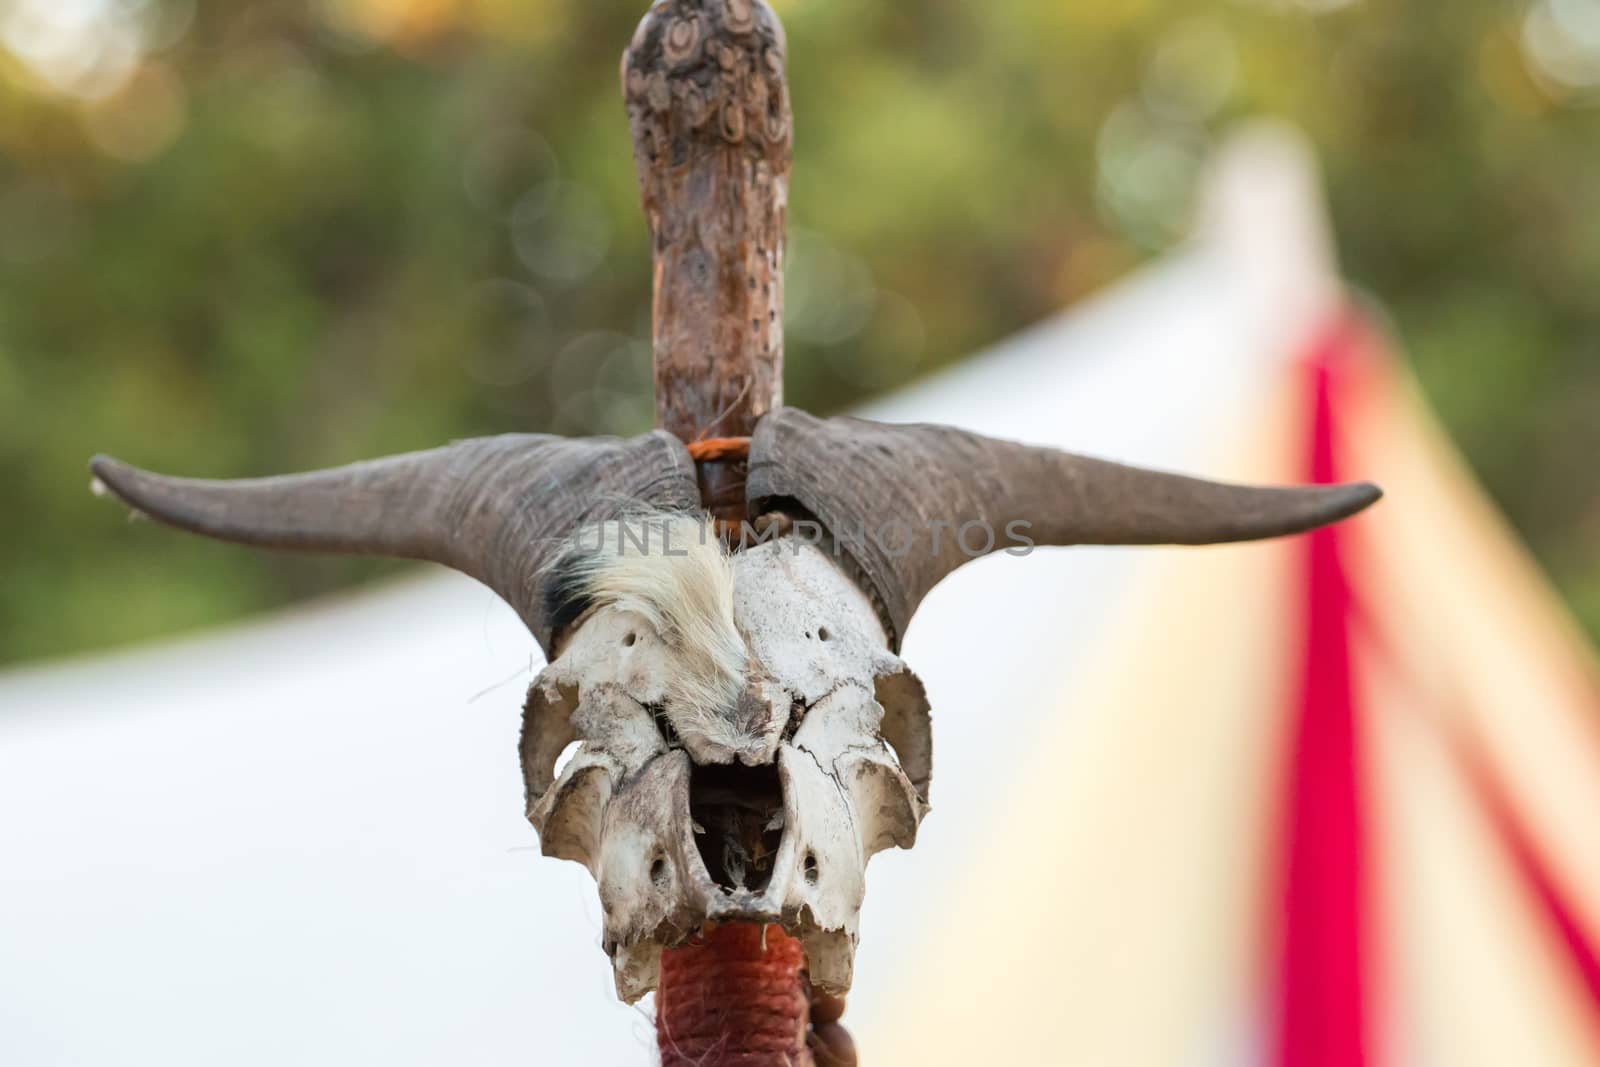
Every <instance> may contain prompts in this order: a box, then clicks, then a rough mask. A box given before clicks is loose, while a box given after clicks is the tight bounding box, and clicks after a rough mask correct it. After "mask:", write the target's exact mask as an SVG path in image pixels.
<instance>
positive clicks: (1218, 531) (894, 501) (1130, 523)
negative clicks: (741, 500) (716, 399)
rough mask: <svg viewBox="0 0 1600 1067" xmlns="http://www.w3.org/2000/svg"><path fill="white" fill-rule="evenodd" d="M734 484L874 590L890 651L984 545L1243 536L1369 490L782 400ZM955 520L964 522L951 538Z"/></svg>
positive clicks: (1306, 522) (1341, 511)
mask: <svg viewBox="0 0 1600 1067" xmlns="http://www.w3.org/2000/svg"><path fill="white" fill-rule="evenodd" d="M746 491H747V495H748V499H749V501H750V503H751V509H752V513H759V512H760V511H762V510H766V509H767V508H768V507H770V506H773V505H781V504H782V503H783V502H785V501H793V502H795V503H797V504H798V505H799V506H800V507H801V508H803V509H804V510H805V511H807V512H809V513H810V514H811V515H812V516H814V517H815V518H816V519H817V521H818V522H820V523H821V524H822V525H823V526H824V527H825V528H826V529H827V531H828V533H829V535H830V536H831V537H832V538H833V539H834V541H835V542H836V543H837V545H838V547H839V548H840V549H842V550H843V552H844V554H845V555H846V556H848V562H849V563H851V564H852V565H853V566H854V567H855V569H856V570H857V571H858V572H859V573H858V575H857V577H858V578H860V579H864V580H865V581H866V583H867V584H868V586H870V588H869V589H868V590H867V591H868V593H869V594H875V596H876V600H877V604H878V608H879V611H880V613H881V614H883V616H884V622H885V625H887V626H888V627H889V628H890V632H891V634H892V636H893V638H894V642H895V647H896V648H898V647H899V641H900V638H901V637H903V636H904V634H905V631H906V627H907V626H908V625H909V624H910V622H911V616H912V614H913V613H914V612H915V611H916V609H917V605H918V604H919V603H921V601H922V598H923V597H924V596H926V595H927V594H928V592H929V591H930V590H931V589H932V588H933V587H934V586H935V585H937V584H938V583H939V581H940V580H942V579H943V578H944V577H945V576H946V575H948V574H949V573H950V572H951V571H953V570H955V569H956V568H957V567H959V566H961V565H962V564H963V563H967V562H969V561H970V560H972V559H974V558H976V557H977V556H980V555H984V554H986V553H988V552H991V551H997V550H1001V549H1005V548H1018V547H1020V546H1023V545H1026V544H1028V543H1030V542H1031V543H1033V544H1039V545H1162V544H1168V545H1208V544H1219V543H1222V542H1228V541H1253V540H1258V539H1260V538H1266V537H1277V536H1279V535H1281V534H1292V533H1300V532H1301V531H1304V530H1310V529H1314V528H1316V527H1318V526H1323V525H1326V524H1328V523H1330V522H1337V521H1339V520H1340V519H1343V518H1346V517H1348V516H1350V515H1354V514H1355V513H1356V512H1358V511H1360V510H1362V509H1363V508H1365V507H1367V506H1368V505H1370V504H1372V503H1373V502H1374V501H1376V500H1377V499H1378V498H1379V497H1380V496H1381V495H1382V493H1381V492H1380V491H1379V490H1378V488H1377V487H1376V486H1373V485H1367V484H1359V485H1340V486H1322V487H1303V488H1296V489H1261V488H1254V487H1249V486H1239V485H1225V484H1222V483H1219V482H1208V481H1202V480H1200V479H1197V478H1187V477H1184V476H1182V475H1178V474H1166V473H1163V472H1160V471H1151V470H1141V469H1140V468H1138V467H1128V466H1124V465H1122V464H1120V463H1110V462H1107V461H1105V460H1098V459H1089V458H1086V457H1084V456H1076V455H1073V454H1071V453H1069V452H1060V451H1057V450H1055V449H1049V448H1034V447H1030V446H1027V445H1021V444H1016V443H1014V442H1010V441H999V440H995V439H994V438H989V437H982V436H979V435H978V434H973V433H967V432H965V431H963V430H957V429H953V428H951V427H948V426H928V425H907V426H896V425H888V424H885V423H877V422H868V421H866V420H863V419H852V418H836V419H818V418H814V417H812V416H810V415H807V414H806V413H805V412H803V411H798V410H796V409H794V408H781V409H779V410H777V411H774V412H772V413H771V414H769V415H767V416H766V418H764V419H762V420H761V423H760V424H759V425H758V426H757V427H756V431H755V435H754V436H753V438H752V439H751V443H750V473H749V479H748V482H747V489H746ZM1013 523H1017V524H1023V523H1025V524H1027V525H1026V526H1022V525H1018V526H1012V524H1013ZM968 524H977V525H974V526H971V528H969V529H967V530H966V531H965V533H963V527H964V526H968ZM1024 538H1025V539H1026V540H1024Z"/></svg>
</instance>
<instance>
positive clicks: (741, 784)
mask: <svg viewBox="0 0 1600 1067" xmlns="http://www.w3.org/2000/svg"><path fill="white" fill-rule="evenodd" d="M689 815H690V817H692V818H693V819H694V821H695V844H696V845H698V846H699V848H700V858H701V859H702V860H704V861H705V865H706V873H707V874H709V875H710V876H711V880H712V881H714V882H716V883H717V884H718V885H719V886H721V887H722V888H723V890H724V891H725V892H730V893H731V892H733V891H734V890H736V889H748V890H749V891H751V892H752V893H759V892H761V891H762V890H764V889H765V888H766V887H767V884H768V883H769V882H771V881H772V865H773V861H774V860H776V859H777V855H778V846H779V845H780V844H782V843H783V784H782V782H781V781H780V780H779V778H778V766H777V764H776V763H767V764H763V765H761V766H759V767H746V766H743V765H741V764H738V763H733V764H729V765H727V766H719V765H712V766H706V767H701V766H696V767H694V768H693V770H692V771H691V772H690V776H689Z"/></svg>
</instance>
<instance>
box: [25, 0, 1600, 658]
mask: <svg viewBox="0 0 1600 1067" xmlns="http://www.w3.org/2000/svg"><path fill="white" fill-rule="evenodd" d="M777 6H778V7H779V8H780V11H781V13H782V15H783V16H784V19H785V21H786V24H787V26H788V31H789V41H790V67H791V78H792V84H793V91H794V93H793V95H794V107H795V112H796V121H797V130H798V145H797V155H798V159H797V165H796V168H795V175H794V184H793V197H792V209H791V219H792V222H793V226H794V233H793V243H792V248H791V260H790V272H789V274H790V280H789V286H790V290H791V291H790V297H789V305H790V312H789V322H788V347H789V369H788V396H789V399H790V401H791V402H793V403H798V404H801V405H804V406H807V407H811V408H815V409H831V408H836V407H839V406H841V405H844V404H847V403H852V402H855V401H859V400H861V399H863V398H864V397H865V396H868V395H870V394H872V393H875V392H878V391H881V390H885V389H889V388H891V387H893V386H895V385H897V384H898V383H901V382H904V381H906V380H908V379H910V378H912V377H914V376H918V375H921V374H924V373H926V372H928V371H930V370H932V369H934V368H937V367H938V366H940V365H942V364H945V363H948V362H950V361H952V360H954V359H957V358H959V357H960V356H962V355H963V354H965V353H969V352H971V351H974V350H976V349H978V348H981V347H982V346H984V345H985V344H987V343H989V342H992V341H994V340H996V339H998V338H1001V337H1003V336H1005V335H1007V334H1009V333H1011V332H1013V331H1015V330H1017V329H1019V328H1020V327H1023V326H1024V325H1026V324H1028V323H1030V322H1032V321H1034V320H1037V319H1039V318H1041V317H1044V316H1046V315H1048V314H1050V313H1052V312H1054V311H1056V310H1058V309H1059V308H1061V307H1062V306H1064V305H1065V304H1067V303H1069V302H1071V301H1073V300H1075V299H1078V298H1080V297H1082V296H1084V295H1085V294H1087V293H1089V292H1091V291H1093V290H1094V289H1096V288H1098V287H1100V286H1102V285H1104V284H1105V283H1107V282H1108V281H1110V280H1112V279H1114V278H1116V277H1118V276H1119V275H1121V274H1123V273H1125V272H1126V271H1127V270H1128V269H1130V268H1131V267H1132V266H1134V265H1136V264H1137V263H1138V262H1139V261H1141V260H1142V259H1144V258H1146V257H1148V256H1151V255H1153V254H1155V253H1157V252H1159V251H1160V250H1161V249H1163V248H1164V247H1166V246H1167V245H1169V244H1170V243H1172V242H1173V241H1175V240H1178V239H1179V238H1180V236H1181V233H1182V231H1183V228H1184V223H1185V220H1186V217H1187V213H1188V210H1189V206H1190V205H1189V200H1190V196H1191V193H1192V189H1193V184H1194V179H1195V175H1196V172H1197V170H1198V167H1199V164H1200V161H1201V159H1202V157H1203V155H1204V153H1205V152H1206V150H1207V147H1208V145H1209V144H1210V143H1212V141H1213V140H1214V138H1215V137H1216V136H1217V134H1218V132H1219V131H1221V130H1223V129H1225V128H1226V126H1227V125H1228V123H1229V122H1230V121H1232V120H1234V119H1236V118H1239V117H1241V116H1247V115H1253V114H1261V113H1268V114H1277V115H1282V116H1286V117H1289V118H1291V119H1293V120H1294V121H1296V122H1298V123H1300V124H1301V125H1303V126H1304V127H1305V128H1306V129H1307V130H1308V131H1309V132H1310V134H1311V136H1312V138H1313V139H1314V140H1315V142H1316V143H1317V145H1318V146H1319V148H1320V150H1321V151H1322V152H1323V153H1324V157H1325V164H1326V167H1327V171H1328V180H1329V185H1330V188H1331V196H1332V200H1333V206H1334V214H1335V217H1336V220H1337V224H1338V228H1339V232H1340V236H1341V240H1342V243H1343V248H1344V255H1345V259H1346V266H1347V269H1348V272H1349V273H1350V275H1351V276H1352V277H1353V278H1354V279H1355V280H1356V281H1357V282H1358V283H1360V284H1362V285H1364V286H1366V287H1368V288H1369V289H1371V290H1373V291H1374V292H1376V293H1377V294H1380V295H1381V297H1382V299H1383V300H1384V301H1385V302H1386V303H1387V305H1388V307H1389V308H1390V309H1391V310H1392V312H1393V314H1394V316H1395V317H1396V319H1397V321H1398V324H1399V327H1400V329H1401V331H1402V333H1403V336H1404V337H1405V338H1406V340H1407V342H1408V344H1409V347H1410V349H1411V353H1412V356H1413V358H1414V361H1415V363H1416V366H1417V369H1418V371H1419V373H1420V375H1421V377H1422V379H1423V382H1424V385H1425V386H1426V388H1427V389H1428V391H1429V393H1430V395H1431V397H1432V399H1433V400H1434V402H1435V403H1436V404H1437V406H1438V407H1439V409H1440V411H1441V412H1442V414H1443V416H1444V418H1445V420H1446V422H1447V423H1448V425H1449V427H1450V428H1451V430H1452V431H1453V432H1454V433H1455V435H1456V437H1457V440H1458V441H1459V442H1460V444H1461V446H1462V447H1463V448H1464V449H1465V451H1466V453H1467V455H1468V457H1469V458H1470V460H1471V461H1472V462H1473V464H1474V465H1475V466H1476V468H1477V470H1478V471H1479V472H1480V474H1481V475H1482V477H1483V479H1484V480H1485V481H1486V483H1487V484H1488V486H1489V488H1490V490H1491V491H1492V492H1493V494H1494V495H1495V497H1496V498H1497V499H1498V500H1499V502H1500V503H1501V504H1502V505H1503V506H1504V507H1505V509H1506V510H1507V511H1508V512H1509V514H1510V515H1511V517H1512V519H1513V520H1514V522H1515V523H1516V524H1517V525H1518V527H1519V528H1520V529H1521V531H1522V532H1523V534H1524V535H1525V536H1526V537H1527V538H1528V540H1529V541H1530V543H1531V544H1532V545H1533V547H1534V549H1535V551H1536V552H1537V553H1538V555H1539V556H1540V558H1541V559H1542V561H1543V563H1544V564H1545V566H1546V567H1547V568H1548V569H1549V570H1550V572H1551V573H1552V574H1553V575H1554V576H1555V578H1556V580H1557V581H1558V583H1559V584H1560V585H1561V587H1562V588H1563V590H1565V592H1566V594H1567V595H1568V596H1569V598H1570V599H1571V601H1572V603H1573V604H1574V605H1575V607H1576V609H1577V611H1578V612H1579V614H1580V616H1581V617H1582V618H1583V619H1584V620H1585V622H1586V624H1587V626H1588V627H1589V629H1590V631H1591V632H1592V633H1596V634H1600V553H1597V552H1596V551H1595V546H1596V545H1597V544H1600V495H1597V484H1600V476H1597V474H1596V466H1597V463H1600V301H1597V300H1596V299H1595V285H1596V281H1597V279H1600V187H1597V179H1600V111H1596V110H1594V109H1593V108H1592V107H1591V106H1590V105H1591V104H1592V103H1593V102H1594V99H1593V86H1594V85H1595V84H1596V83H1600V0H1537V2H1536V3H1534V4H1533V6H1531V7H1530V6H1529V5H1528V4H1527V3H1523V2H1517V3H1507V2H1504V0H1458V2H1456V3H1452V4H1450V5H1448V8H1447V9H1446V8H1441V7H1440V6H1439V5H1437V4H1436V3H1431V2H1424V0H1390V2H1388V3H1377V2H1374V0H1367V2H1356V3H1349V4H1337V3H1329V2H1327V0H1321V2H1312V0H1299V2H1292V0H1255V2H1229V3H1213V4H1206V3H1198V4H1197V3H1179V2H1176V0H1119V2H1117V3H1064V2H1062V0H1007V2H1006V3H996V4H988V3H973V2H971V0H959V2H958V0H922V2H919V3H916V4H902V3H894V4H889V3H882V4H875V3H847V2H844V0H789V2H786V3H784V2H780V3H778V4H777ZM642 7H643V5H642V3H641V2H639V0H635V2H632V3H613V2H596V0H480V2H478V3H466V2H458V0H294V2H288V0H210V2H208V3H205V4H203V5H201V4H197V3H195V2H193V0H166V2H162V0H143V2H140V0H0V515H3V519H0V558H3V559H4V560H5V564H4V568H3V571H0V574H3V579H0V660H11V661H14V660H20V659H25V658H30V657H37V656H45V655H54V654H59V653H64V652H70V651H73V650H78V649H85V648H90V647H95V646H103V645H108V644H112V643H116V642H123V641H129V640H133V639H137V638H144V637H149V636H151V635H155V634H161V633H167V632H172V631H177V630H181V629H186V628H191V627H197V626H202V625H205V624H209V623H214V622H217V621H220V620H223V619H227V618H231V617H234V616H237V615H240V614H242V613H245V612H248V611H252V610H257V609H260V608H264V607H268V606H271V605H276V604H282V603H285V602H288V601H291V600H293V599H296V598H299V597H303V596H306V595H309V594H314V593H317V592H320V591H324V590H328V589H332V588H335V587H338V586H340V585H342V584H344V583H347V582H350V581H352V580H356V579H359V578H361V577H364V576H367V575H370V574H372V573H373V572H374V570H376V569H381V568H379V567H376V566H375V565H371V564H364V563H352V562H341V561H329V560H307V559H296V558H288V557H281V556H271V555H260V554H255V553H249V552H243V551H238V550H236V549H231V548H227V547H224V546H220V545H214V544H210V543H207V542H203V541H199V540H195V539H189V538H179V537H172V536H165V535H162V534H160V533H158V532H157V531H154V530H149V529H144V530H135V531H130V530H128V529H127V528H126V527H125V525H124V524H123V523H121V522H120V521H117V520H116V518H115V511H114V509H112V508H109V507H108V506H107V505H105V504H104V503H97V502H95V501H94V500H93V499H91V497H90V496H89V494H88V493H87V492H86V491H85V487H86V473H85V461H86V459H87V457H88V456H89V455H90V454H91V453H92V452H94V451H96V450H104V451H108V452H112V453H115V454H118V455H121V456H123V457H125V458H127V459H129V460H132V461H135V462H137V463H139V464H141V465H144V466H149V467H153V468H156V469H160V470H170V471H173V472H177V473H185V474H191V475H201V476H205V475H215V476H239V475H245V474H255V473H272V472H278V471H286V470H297V469H303V468H310V467H317V466H327V465H333V464H337V463H341V462H347V461H349V460H351V459H354V458H361V457H368V456H375V455H379V454H382V453H387V452H395V451H403V450H408V449H413V448H423V447H431V446H433V445H436V444H439V443H441V442H443V441H445V440H448V439H450V438H452V437H460V436H465V435H471V434H479V433H492V432H501V431H510V430H521V431H529V430H544V431H556V432H571V433H586V432H634V431H637V430H639V429H642V428H644V427H646V426H647V425H648V424H649V421H650V411H651V407H650V399H649V392H648V390H649V376H648V373H647V368H648V365H649V351H648V345H647V339H648V301H649V293H648V277H649V272H648V249H647V245H646V241H645V236H644V227H643V222H642V220H641V218H640V215H639V212H638V208H637V200H636V190H635V178H634V173H633V164H632V159H631V156H630V147H629V139H628V135H627V130H626V123H625V120H624V118H623V115H622V109H621V104H620V98H619V94H618V89H617V86H616V84H615V82H616V61H617V56H618V55H619V53H620V50H621V48H622V45H623V44H624V43H625V42H626V41H627V40H628V38H629V37H630V35H631V33H632V29H633V26H634V24H635V22H636V21H637V18H638V16H639V15H640V14H641V12H642ZM1586 11H1587V12H1588V14H1589V15H1590V16H1592V19H1593V20H1592V21H1591V22H1590V23H1588V24H1585V23H1583V22H1582V17H1583V15H1584V13H1585V12H1586ZM75 13H76V14H75ZM80 16H81V17H80ZM74 19H76V21H74ZM41 27H42V28H41ZM1590 31H1592V33H1591V32H1590ZM1586 34H1587V36H1586ZM1563 35H1564V36H1563ZM1586 49H1588V51H1586ZM1585 63H1588V64H1589V65H1588V66H1585ZM1591 75H1593V78H1592V79H1591V77H1590V76H1591Z"/></svg>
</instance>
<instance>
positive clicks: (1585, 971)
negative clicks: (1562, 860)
mask: <svg viewBox="0 0 1600 1067" xmlns="http://www.w3.org/2000/svg"><path fill="white" fill-rule="evenodd" d="M1455 741H1456V744H1455V745H1454V748H1455V751H1456V753H1457V755H1458V756H1459V758H1460V761H1461V765H1462V767H1463V769H1464V771H1465V773H1466V776H1467V780H1468V781H1469V782H1471V784H1472V788H1473V792H1474V793H1475V794H1476V795H1477V798H1478V802H1479V803H1480V804H1482V805H1483V808H1484V811H1485V812H1486V813H1487V814H1488V816H1489V821H1490V822H1491V823H1492V824H1493V826H1494V828H1495V832H1496V835H1497V836H1498V837H1499V838H1500V843H1501V845H1502V846H1503V847H1504V848H1505V849H1506V851H1507V852H1508V853H1510V855H1511V861H1512V862H1513V863H1514V864H1515V865H1516V868H1517V873H1518V874H1519V875H1521V876H1522V881H1523V883H1524V885H1525V887H1526V888H1527V890H1528V891H1529V893H1530V894H1531V895H1532V896H1533V897H1534V899H1535V900H1537V901H1538V902H1539V906H1540V910H1541V912H1542V913H1543V915H1544V917H1545V920H1546V921H1547V923H1548V924H1549V926H1550V929H1551V930H1552V932H1553V933H1554V934H1555V936H1556V938H1557V939H1558V940H1559V941H1560V942H1561V944H1562V946H1563V947H1564V948H1565V949H1566V951H1567V956H1568V958H1569V959H1570V960H1571V961H1572V964H1573V967H1574V969H1575V970H1576V972H1577V977H1578V978H1579V980H1580V981H1581V982H1582V983H1583V986H1584V989H1585V990H1586V991H1587V992H1588V995H1589V1002H1590V1004H1591V1005H1592V1006H1593V1008H1594V1009H1595V1019H1596V1022H1597V1023H1600V952H1597V951H1596V949H1595V945H1594V943H1593V942H1592V941H1590V939H1589V936H1588V934H1587V932H1586V931H1585V930H1584V928H1583V923H1582V921H1581V920H1580V919H1579V918H1578V913H1577V910H1576V909H1575V908H1573V906H1572V904H1571V903H1570V902H1569V901H1568V899H1567V896H1566V894H1565V893H1564V892H1563V891H1562V887H1561V883H1560V881H1559V880H1558V879H1557V878H1556V874H1555V872H1554V871H1553V870H1552V869H1551V868H1550V865H1549V864H1548V863H1546V862H1545V859H1544V857H1543V856H1542V855H1541V854H1540V852H1539V847H1538V845H1536V844H1535V843H1534V839H1533V834H1532V833H1531V832H1530V830H1529V828H1528V826H1527V824H1526V823H1524V822H1523V820H1522V819H1521V818H1519V817H1518V815H1517V810H1516V805H1515V804H1514V803H1513V802H1512V799H1511V796H1510V794H1509V793H1508V792H1507V791H1506V789H1505V787H1504V785H1503V784H1502V783H1501V781H1500V779H1499V777H1498V776H1496V774H1495V773H1494V768H1493V767H1491V766H1490V764H1489V759H1488V755H1487V753H1485V752H1484V751H1483V749H1482V748H1481V747H1480V746H1478V745H1477V744H1475V743H1473V742H1472V740H1471V739H1470V738H1468V737H1466V736H1465V735H1463V734H1461V733H1459V732H1457V733H1456V735H1455Z"/></svg>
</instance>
